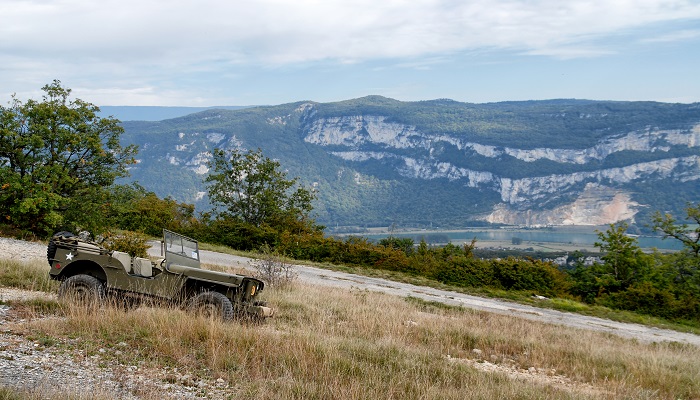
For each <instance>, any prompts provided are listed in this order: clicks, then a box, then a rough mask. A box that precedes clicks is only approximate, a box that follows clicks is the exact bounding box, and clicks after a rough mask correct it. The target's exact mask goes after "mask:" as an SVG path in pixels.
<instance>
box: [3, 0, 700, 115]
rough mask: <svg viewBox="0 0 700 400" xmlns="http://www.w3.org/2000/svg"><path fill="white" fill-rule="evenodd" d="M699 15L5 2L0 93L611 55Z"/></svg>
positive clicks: (455, 2) (523, 8)
mask: <svg viewBox="0 0 700 400" xmlns="http://www.w3.org/2000/svg"><path fill="white" fill-rule="evenodd" d="M698 19H700V2H697V1H686V0H570V1H561V0H492V1H483V0H478V1H477V0H464V1H460V0H381V1H377V0H325V1H324V0H297V1H292V0H243V1H227V0H198V1H193V0H173V1H168V2H166V1H156V0H101V1H93V0H55V1H47V0H3V1H2V5H0V38H2V39H0V69H1V70H2V71H3V75H5V76H6V77H7V78H0V87H8V85H10V84H11V83H13V82H17V80H18V79H26V80H27V81H31V82H35V81H37V82H41V84H43V83H47V82H49V81H50V79H53V78H55V77H66V76H69V77H70V78H71V79H70V80H71V81H72V82H76V83H77V86H83V87H86V88H89V87H104V86H107V87H109V86H110V85H112V86H115V87H117V86H118V87H119V88H120V89H115V90H119V95H120V96H121V97H122V98H123V99H125V101H126V100H128V99H134V98H140V99H142V100H144V101H143V104H149V103H150V101H151V99H153V101H155V99H156V98H160V99H162V98H163V97H164V96H165V95H172V96H173V98H174V99H177V100H178V101H181V100H182V99H183V98H187V99H190V100H192V96H191V95H190V94H188V93H182V92H181V91H179V90H176V89H173V88H164V89H163V88H160V89H158V88H155V86H156V85H157V84H156V83H154V82H157V81H158V80H173V79H174V78H172V77H174V76H182V75H186V74H197V73H198V74H202V73H210V74H221V75H223V74H232V73H235V72H234V70H235V68H238V67H241V66H243V67H249V68H260V67H262V68H279V67H281V66H287V65H290V64H291V65H303V64H304V63H316V62H334V63H348V64H352V63H361V62H365V61H371V60H377V59H384V60H394V61H396V62H395V64H396V65H402V64H403V65H413V66H414V67H418V68H422V69H425V68H430V66H431V65H433V64H434V63H436V62H439V60H442V59H444V58H445V57H449V56H450V55H451V54H455V53H458V52H464V51H475V50H477V51H479V50H484V49H485V50H488V49H498V50H510V51H515V52H516V53H518V54H529V55H544V56H548V57H553V58H559V59H572V58H581V57H597V56H601V55H606V54H612V53H615V52H616V49H615V48H614V46H610V45H606V46H600V45H599V44H600V43H602V42H603V41H602V40H601V39H603V38H605V37H607V36H608V35H625V34H628V33H629V32H632V31H634V32H637V33H638V32H640V31H644V27H645V26H648V25H653V24H656V25H658V24H664V23H674V22H677V21H692V20H698ZM697 35H698V31H697V30H687V31H681V32H678V33H676V34H675V36H673V35H669V36H665V37H652V38H651V39H647V40H648V41H665V40H676V39H682V38H683V37H685V38H688V37H696V36H697ZM98 79H108V80H109V84H104V85H100V84H99V82H97V80H98ZM74 86H75V85H74ZM142 88H150V89H142ZM86 90H87V89H86ZM95 90H97V89H95ZM99 90H101V91H103V92H104V93H105V94H107V93H108V92H109V90H110V89H99ZM144 90H145V91H144ZM149 90H150V92H149ZM76 92H77V90H76ZM188 104H192V102H191V101H190V102H189V103H188Z"/></svg>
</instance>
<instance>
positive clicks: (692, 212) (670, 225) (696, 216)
mask: <svg viewBox="0 0 700 400" xmlns="http://www.w3.org/2000/svg"><path fill="white" fill-rule="evenodd" d="M686 213H687V217H688V220H690V221H692V222H693V223H694V224H695V227H694V228H691V227H689V226H688V224H685V223H683V224H679V223H678V221H676V219H675V218H674V217H673V216H672V215H671V214H663V215H662V214H661V213H659V212H657V213H656V214H655V215H654V217H653V219H652V221H653V228H654V230H655V231H660V232H662V233H663V234H664V237H672V238H674V239H678V240H680V241H681V243H683V246H684V247H685V249H686V251H688V252H689V253H691V254H692V255H693V256H694V257H700V203H698V204H697V205H696V206H691V205H689V206H688V207H687V208H686Z"/></svg>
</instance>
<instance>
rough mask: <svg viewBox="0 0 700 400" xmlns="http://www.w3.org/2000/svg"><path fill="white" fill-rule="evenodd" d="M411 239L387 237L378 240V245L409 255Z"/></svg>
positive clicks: (412, 243) (411, 248) (411, 250)
mask: <svg viewBox="0 0 700 400" xmlns="http://www.w3.org/2000/svg"><path fill="white" fill-rule="evenodd" d="M414 244H415V243H414V242H413V239H411V238H399V237H395V236H389V237H386V238H383V239H381V240H379V245H380V246H384V247H390V248H392V249H396V250H401V251H403V252H404V253H406V255H411V254H412V253H413V245H414Z"/></svg>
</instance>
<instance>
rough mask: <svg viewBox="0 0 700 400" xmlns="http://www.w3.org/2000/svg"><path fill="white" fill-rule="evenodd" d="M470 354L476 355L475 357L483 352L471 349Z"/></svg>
mask: <svg viewBox="0 0 700 400" xmlns="http://www.w3.org/2000/svg"><path fill="white" fill-rule="evenodd" d="M472 353H474V354H476V355H477V356H480V355H481V353H483V351H481V350H479V349H472Z"/></svg>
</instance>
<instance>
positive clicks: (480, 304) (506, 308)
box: [0, 238, 700, 346]
mask: <svg viewBox="0 0 700 400" xmlns="http://www.w3.org/2000/svg"><path fill="white" fill-rule="evenodd" d="M156 244H157V242H156ZM159 252H160V249H159V246H158V245H156V246H154V247H152V248H151V249H150V253H151V254H152V255H159ZM45 254H46V247H45V245H43V244H40V243H32V242H24V241H19V240H14V239H7V238H0V258H11V259H16V260H31V259H43V258H44V257H45ZM200 254H201V259H202V262H205V263H209V264H215V265H227V266H238V267H244V268H246V267H249V261H250V259H249V258H245V257H240V256H235V255H229V254H223V253H217V252H213V251H206V250H202V251H200ZM295 270H296V271H297V272H298V274H299V280H300V281H302V282H304V283H307V284H313V285H323V286H331V287H337V288H344V289H350V288H359V289H367V290H372V291H376V292H383V293H387V294H392V295H396V296H402V297H406V296H412V297H416V298H420V299H423V300H426V301H438V302H441V303H445V304H449V305H455V306H464V307H469V308H473V309H477V310H482V311H488V312H494V313H499V314H507V315H512V316H517V317H520V318H526V319H530V320H534V321H541V322H546V323H551V324H559V325H565V326H570V327H575V328H581V329H590V330H595V331H600V332H607V333H611V334H614V335H619V336H623V337H627V338H634V339H637V340H639V341H642V342H659V341H674V342H681V343H689V344H694V345H696V346H700V336H699V335H694V334H690V333H683V332H677V331H673V330H668V329H659V328H653V327H648V326H644V325H638V324H629V323H623V322H615V321H610V320H606V319H602V318H596V317H589V316H585V315H579V314H573V313H567V312H561V311H556V310H550V309H546V308H537V307H532V306H527V305H522V304H517V303H511V302H507V301H502V300H496V299H489V298H480V297H476V296H470V295H466V294H462V293H457V292H451V291H446V290H440V289H433V288H429V287H422V286H415V285H411V284H408V283H400V282H394V281H389V280H386V279H381V278H372V277H366V276H360V275H354V274H348V273H344V272H337V271H330V270H325V269H321V268H314V267H309V266H304V265H296V266H295ZM0 290H3V289H0Z"/></svg>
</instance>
